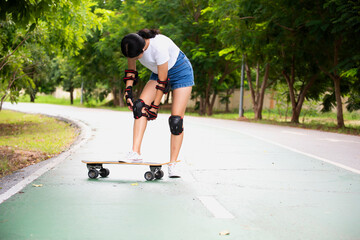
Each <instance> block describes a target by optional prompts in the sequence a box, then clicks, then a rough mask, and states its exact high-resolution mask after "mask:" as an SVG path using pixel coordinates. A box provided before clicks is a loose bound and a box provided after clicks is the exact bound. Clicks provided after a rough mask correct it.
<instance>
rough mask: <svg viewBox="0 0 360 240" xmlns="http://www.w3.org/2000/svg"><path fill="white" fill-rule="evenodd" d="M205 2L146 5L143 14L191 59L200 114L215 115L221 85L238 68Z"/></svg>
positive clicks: (172, 2) (200, 0)
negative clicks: (218, 32) (217, 34)
mask: <svg viewBox="0 0 360 240" xmlns="http://www.w3.org/2000/svg"><path fill="white" fill-rule="evenodd" d="M207 7H208V1H205V0H187V1H181V0H177V1H171V2H169V1H165V0H159V1H146V2H144V5H143V7H142V12H143V15H144V18H145V20H146V21H147V22H148V24H149V26H151V27H154V28H160V30H161V31H162V32H163V33H164V34H165V35H167V36H169V37H170V38H172V39H173V40H174V41H175V43H177V45H178V46H179V47H180V48H181V49H182V50H183V51H184V52H185V53H186V55H187V56H188V57H189V59H190V61H191V63H192V65H193V69H194V75H195V83H196V85H195V86H194V88H193V95H195V97H197V98H199V99H200V101H199V108H200V114H207V115H212V114H213V107H214V104H215V100H216V98H217V96H218V94H219V89H220V88H221V85H222V84H223V83H224V82H226V81H227V80H228V79H229V78H228V75H229V74H231V73H232V72H233V71H235V70H236V69H237V67H238V65H237V64H235V63H234V62H233V61H230V60H229V59H227V58H226V56H224V55H220V54H219V53H220V51H221V50H223V46H222V43H221V42H220V41H219V40H218V39H217V38H216V33H217V29H216V28H215V26H214V24H213V21H212V20H211V19H210V15H209V14H208V13H207V12H206V11H204V10H205V9H206V8H207Z"/></svg>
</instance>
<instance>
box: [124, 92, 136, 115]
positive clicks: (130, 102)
mask: <svg viewBox="0 0 360 240" xmlns="http://www.w3.org/2000/svg"><path fill="white" fill-rule="evenodd" d="M125 99H126V104H127V106H128V108H129V110H130V111H132V110H133V105H134V103H133V101H134V98H133V92H132V86H128V87H127V88H126V89H125Z"/></svg>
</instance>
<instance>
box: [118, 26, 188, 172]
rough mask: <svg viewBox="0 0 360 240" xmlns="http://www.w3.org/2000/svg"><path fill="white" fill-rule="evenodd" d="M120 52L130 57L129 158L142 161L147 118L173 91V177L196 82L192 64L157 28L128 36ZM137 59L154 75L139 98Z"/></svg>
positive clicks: (170, 167) (127, 95)
mask: <svg viewBox="0 0 360 240" xmlns="http://www.w3.org/2000/svg"><path fill="white" fill-rule="evenodd" d="M121 51H122V53H123V54H124V56H125V57H127V59H128V70H125V77H124V81H125V84H126V90H125V98H126V102H127V104H128V107H129V110H132V111H133V114H134V118H135V121H134V131H133V149H132V152H130V153H129V155H128V159H129V161H134V162H137V161H142V157H141V151H140V149H141V142H142V139H143V136H144V132H145V129H146V125H147V121H148V120H155V119H156V117H157V111H158V109H159V105H160V101H161V98H162V96H163V94H166V93H168V92H169V90H170V88H171V89H172V90H173V95H172V107H171V116H170V118H169V126H170V132H171V143H170V146H171V149H170V163H169V164H168V173H169V177H170V178H175V177H180V175H179V173H178V172H177V170H176V164H177V158H178V155H179V152H180V148H181V145H182V141H183V137H184V133H183V118H184V115H185V110H186V106H187V103H188V100H189V98H190V95H191V90H192V86H193V85H194V74H193V69H192V66H191V63H190V61H189V59H188V58H187V57H186V56H185V54H184V53H183V52H182V51H181V50H180V49H179V47H178V46H176V45H175V43H174V42H173V41H172V40H171V39H170V38H168V37H166V36H164V35H162V34H160V33H159V31H158V30H153V29H152V30H149V29H143V30H140V31H139V32H137V33H131V34H128V35H126V36H125V37H124V38H123V39H122V41H121ZM136 60H139V62H140V63H141V64H142V65H144V66H145V67H147V68H148V69H150V70H151V71H152V74H151V76H150V80H149V81H148V82H147V83H146V85H145V87H144V89H143V91H142V93H141V95H140V98H139V99H137V100H135V99H133V95H132V87H133V86H134V85H135V84H136V83H137V81H138V76H137V71H136Z"/></svg>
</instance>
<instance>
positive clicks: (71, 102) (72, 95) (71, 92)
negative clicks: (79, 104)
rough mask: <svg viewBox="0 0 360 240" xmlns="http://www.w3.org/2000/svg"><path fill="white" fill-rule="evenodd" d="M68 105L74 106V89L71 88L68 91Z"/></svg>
mask: <svg viewBox="0 0 360 240" xmlns="http://www.w3.org/2000/svg"><path fill="white" fill-rule="evenodd" d="M70 104H71V105H73V104H74V89H73V88H71V89H70Z"/></svg>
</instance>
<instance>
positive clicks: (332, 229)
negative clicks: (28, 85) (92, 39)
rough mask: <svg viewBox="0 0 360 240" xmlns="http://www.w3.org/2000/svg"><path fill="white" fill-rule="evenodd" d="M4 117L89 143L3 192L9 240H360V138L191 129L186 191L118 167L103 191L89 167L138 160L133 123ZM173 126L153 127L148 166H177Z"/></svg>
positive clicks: (33, 109)
mask: <svg viewBox="0 0 360 240" xmlns="http://www.w3.org/2000/svg"><path fill="white" fill-rule="evenodd" d="M4 108H5V109H14V110H18V111H24V112H29V113H41V114H47V115H50V116H56V117H61V118H65V119H71V121H73V122H75V123H77V124H78V125H79V126H81V128H82V135H81V136H80V139H79V141H78V142H77V143H76V144H75V145H74V146H73V147H72V148H71V149H70V150H69V151H68V152H65V153H63V154H61V155H60V156H59V157H57V158H55V159H52V160H50V161H46V162H44V163H42V164H41V165H39V166H38V167H37V168H35V169H31V170H25V172H24V173H26V175H25V176H22V177H20V176H18V177H15V178H16V179H7V181H4V180H2V181H0V184H2V185H3V186H4V188H3V189H6V191H4V190H3V191H2V192H0V194H1V195H0V202H2V203H1V204H0V239H1V240H3V239H11V240H14V239H99V238H103V239H144V238H145V239H159V240H161V239H174V240H177V239H206V240H210V239H287V240H288V239H360V228H359V224H358V223H359V220H360V204H359V202H360V175H359V173H360V138H359V137H355V136H349V135H342V134H334V133H325V132H319V131H314V130H304V129H295V128H290V127H279V126H270V125H262V124H253V123H246V122H237V121H227V120H214V119H207V118H195V117H185V120H184V124H185V137H184V144H183V148H182V151H181V154H180V159H181V160H182V162H181V167H182V172H183V175H182V176H183V177H182V178H181V179H168V178H167V171H166V168H165V169H164V170H165V177H164V179H163V180H159V181H152V182H146V181H145V179H144V178H143V174H144V172H145V171H147V168H146V167H143V166H119V165H108V166H107V167H108V168H109V169H110V175H109V176H108V177H107V178H98V179H95V180H94V179H89V178H88V176H87V169H86V166H85V164H83V163H82V162H81V160H116V159H119V158H121V156H122V155H123V154H124V153H126V152H127V151H129V150H130V148H131V142H132V122H133V119H132V114H131V113H130V112H116V111H109V110H98V109H86V108H74V107H64V106H55V105H46V104H24V103H22V104H18V105H10V104H8V103H5V105H4ZM168 117H169V115H160V116H159V117H158V119H157V120H156V121H152V122H149V125H148V129H147V132H146V136H145V139H144V142H143V155H144V158H145V159H146V160H147V161H162V162H166V161H168V158H169V147H170V144H169V139H170V131H169V127H168V123H167V119H168ZM14 180H16V181H14ZM5 182H6V186H5ZM12 182H13V183H12ZM11 183H12V184H11ZM36 186H38V187H36ZM226 233H228V234H229V235H221V234H226Z"/></svg>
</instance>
